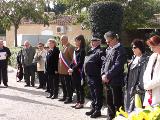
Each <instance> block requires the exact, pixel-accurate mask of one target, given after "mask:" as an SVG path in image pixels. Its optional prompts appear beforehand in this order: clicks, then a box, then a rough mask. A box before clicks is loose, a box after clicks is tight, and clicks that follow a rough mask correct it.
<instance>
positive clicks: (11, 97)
mask: <svg viewBox="0 0 160 120" xmlns="http://www.w3.org/2000/svg"><path fill="white" fill-rule="evenodd" d="M0 96H1V98H5V99H8V100H13V101H22V102H27V103H34V104H41V105H49V106H55V107H61V108H63V107H62V106H58V105H54V104H49V103H43V102H39V101H36V100H31V99H27V98H24V97H19V96H10V95H4V94H0Z"/></svg>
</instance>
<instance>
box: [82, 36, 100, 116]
mask: <svg viewBox="0 0 160 120" xmlns="http://www.w3.org/2000/svg"><path fill="white" fill-rule="evenodd" d="M100 44H101V40H100V39H99V38H97V37H93V38H92V39H91V49H90V50H89V51H88V53H87V56H86V57H85V61H84V72H85V75H86V77H87V83H88V86H89V89H90V94H91V98H92V103H91V105H92V109H91V110H90V111H89V112H86V115H88V116H89V115H91V116H90V117H91V118H97V117H99V116H101V108H102V105H103V99H102V98H103V97H102V95H103V86H102V79H101V66H102V60H101V53H102V52H101V47H100Z"/></svg>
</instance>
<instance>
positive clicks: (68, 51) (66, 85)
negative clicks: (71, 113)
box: [58, 35, 74, 104]
mask: <svg viewBox="0 0 160 120" xmlns="http://www.w3.org/2000/svg"><path fill="white" fill-rule="evenodd" d="M61 43H62V47H63V48H62V50H61V51H60V54H59V63H58V73H59V79H60V81H61V84H62V90H63V98H62V99H60V100H59V101H65V102H64V103H65V104H67V103H71V102H72V94H73V89H72V82H71V76H70V75H69V73H68V69H69V68H70V67H69V65H70V64H71V62H72V58H73V51H74V47H73V46H72V45H71V44H70V43H69V42H68V37H67V36H65V35H64V36H62V37H61Z"/></svg>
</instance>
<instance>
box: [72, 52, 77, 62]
mask: <svg viewBox="0 0 160 120" xmlns="http://www.w3.org/2000/svg"><path fill="white" fill-rule="evenodd" d="M73 62H74V64H75V65H77V59H76V51H74V52H73Z"/></svg>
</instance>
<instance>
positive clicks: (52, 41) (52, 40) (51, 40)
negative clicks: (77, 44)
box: [47, 38, 57, 46]
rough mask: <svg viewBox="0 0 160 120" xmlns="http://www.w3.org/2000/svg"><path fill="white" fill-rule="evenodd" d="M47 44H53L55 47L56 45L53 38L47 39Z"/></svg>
mask: <svg viewBox="0 0 160 120" xmlns="http://www.w3.org/2000/svg"><path fill="white" fill-rule="evenodd" d="M47 42H51V43H54V44H55V46H56V45H57V43H56V41H55V40H54V39H53V38H49V39H48V41H47Z"/></svg>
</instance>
